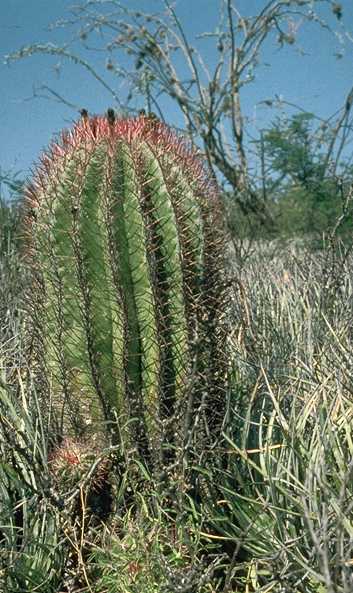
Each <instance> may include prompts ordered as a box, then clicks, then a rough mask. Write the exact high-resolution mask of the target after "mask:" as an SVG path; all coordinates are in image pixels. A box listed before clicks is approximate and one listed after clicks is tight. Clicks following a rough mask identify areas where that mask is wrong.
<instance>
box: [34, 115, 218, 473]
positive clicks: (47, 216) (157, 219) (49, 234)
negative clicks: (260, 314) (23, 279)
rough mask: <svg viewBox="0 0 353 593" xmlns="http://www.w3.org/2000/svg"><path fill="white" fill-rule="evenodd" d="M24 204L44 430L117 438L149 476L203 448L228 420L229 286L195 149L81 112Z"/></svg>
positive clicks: (152, 125)
mask: <svg viewBox="0 0 353 593" xmlns="http://www.w3.org/2000/svg"><path fill="white" fill-rule="evenodd" d="M27 204H28V217H27V228H28V253H29V257H30V261H31V264H32V271H33V281H32V286H31V290H30V292H29V295H28V300H29V304H30V312H31V323H30V330H31V350H32V352H31V359H32V367H33V368H35V370H36V376H37V383H38V388H39V390H40V392H41V394H42V401H43V404H45V406H46V409H47V413H48V420H49V422H50V426H51V429H52V431H53V433H54V434H55V435H58V436H59V437H61V438H76V437H79V438H81V437H82V438H84V439H86V438H92V442H93V441H94V442H95V443H102V445H103V446H106V445H107V444H108V445H109V444H113V445H119V443H124V446H125V447H126V448H128V449H129V450H131V451H135V453H136V454H137V457H138V458H139V459H141V460H143V462H144V463H145V464H146V466H147V467H148V468H149V469H150V470H151V471H152V473H154V472H156V471H157V470H160V469H162V468H165V467H166V465H171V464H175V463H178V460H182V461H183V462H185V459H187V457H188V455H189V454H192V456H193V455H194V454H195V453H196V454H197V455H201V454H203V453H204V452H205V451H206V450H207V449H208V448H209V447H211V446H212V445H214V443H215V442H216V441H217V439H218V438H219V436H220V433H221V429H222V424H223V422H224V418H225V410H226V397H227V388H226V374H227V352H226V344H225V342H226V308H227V288H226V286H227V280H226V274H225V271H224V256H225V253H224V251H225V242H224V232H223V215H222V207H221V203H220V199H219V196H218V193H217V189H216V187H215V185H214V183H213V181H212V180H211V179H210V177H209V175H208V172H207V171H206V169H205V167H204V166H203V164H202V162H201V161H200V159H199V156H198V155H197V154H196V152H195V150H194V149H193V148H192V147H190V146H189V145H188V144H187V143H186V142H185V140H183V139H181V138H179V137H178V136H177V135H176V134H175V133H174V132H173V131H171V130H170V129H169V128H168V127H167V126H166V125H164V124H162V123H160V122H159V121H158V120H157V121H156V120H152V119H150V118H148V117H145V116H144V115H140V116H139V117H137V118H130V119H116V120H115V119H114V118H112V117H91V118H90V117H88V116H87V115H85V117H82V119H81V120H80V121H79V122H78V123H76V124H75V125H74V127H73V129H72V130H71V131H69V132H64V133H63V134H62V137H61V139H60V141H59V142H57V143H55V144H53V145H52V146H51V148H50V150H49V151H48V152H47V153H45V154H44V155H43V156H42V158H41V163H40V165H39V167H38V169H37V172H36V174H35V177H34V180H33V182H32V184H31V185H30V187H29V188H28V189H27ZM48 393H50V394H52V395H51V399H50V401H48V399H49V398H48ZM117 418H118V421H117V420H116V419H117Z"/></svg>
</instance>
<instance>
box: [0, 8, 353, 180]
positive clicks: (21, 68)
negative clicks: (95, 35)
mask: <svg viewBox="0 0 353 593" xmlns="http://www.w3.org/2000/svg"><path fill="white" fill-rule="evenodd" d="M78 2H79V0H76V2H73V0H1V9H0V15H1V19H0V56H1V62H0V86H1V103H0V137H1V139H2V141H1V143H0V167H1V169H2V170H12V171H21V172H23V174H24V175H26V174H27V173H28V172H29V170H30V168H31V167H32V166H33V164H34V162H35V160H36V159H37V157H38V155H39V153H40V151H41V150H42V149H43V148H45V147H46V146H47V145H48V143H49V141H50V139H51V138H52V137H53V134H55V133H57V132H59V131H60V130H61V129H62V128H64V127H67V126H69V125H70V122H72V121H73V120H74V119H75V118H76V117H77V111H76V108H70V107H68V106H66V105H63V104H61V103H59V102H55V101H48V100H45V99H35V100H33V99H32V100H30V99H29V98H30V97H31V95H32V88H33V85H40V84H42V83H46V84H48V85H50V86H51V87H52V88H53V89H55V90H56V91H57V92H59V93H60V94H61V95H63V96H64V97H65V98H66V99H68V100H69V101H70V102H71V103H72V104H74V105H78V106H82V107H83V106H84V107H87V108H88V109H89V110H90V111H91V112H96V113H99V112H103V111H105V110H106V108H107V107H108V106H111V105H112V106H114V103H113V101H112V98H111V97H110V96H109V94H108V93H107V92H106V91H105V90H104V89H102V87H100V86H98V85H97V83H96V82H95V81H94V80H93V79H92V78H90V76H89V75H88V74H87V73H86V72H84V71H83V70H81V69H80V68H79V67H77V66H74V65H72V64H66V65H65V64H63V68H62V70H61V74H60V77H58V74H57V71H56V69H55V66H56V65H57V64H58V58H57V57H47V56H39V55H36V56H34V57H31V58H26V59H23V60H21V61H19V62H16V63H12V64H11V65H10V66H7V65H5V64H4V56H5V55H6V54H8V53H10V52H12V51H15V50H17V49H19V48H21V47H22V46H25V45H29V44H31V43H34V42H43V43H45V42H52V43H65V42H66V41H67V40H68V32H67V30H64V29H57V30H55V31H52V32H50V31H49V30H48V25H49V24H50V23H52V22H54V21H56V20H57V19H60V18H64V17H68V16H69V14H70V13H69V9H70V7H71V6H72V5H73V4H77V3H78ZM264 4H265V2H264V1H263V0H238V1H237V6H238V7H239V9H240V10H241V11H244V12H245V14H246V12H248V13H252V14H255V13H256V12H257V11H258V10H259V9H261V8H262V7H263V6H264ZM341 4H342V7H343V12H344V19H343V21H344V25H345V27H346V28H347V29H348V30H350V31H351V32H352V31H353V6H352V0H341ZM128 5H129V6H130V7H131V8H136V9H142V10H151V11H157V10H158V9H159V8H160V6H161V4H160V1H159V0H128ZM176 6H177V12H178V15H179V17H180V20H181V21H182V22H183V24H184V26H185V29H186V32H187V33H188V35H189V36H192V35H194V34H197V33H200V32H203V31H205V30H210V29H212V28H213V26H214V25H215V23H216V19H217V6H218V0H178V1H177V3H176ZM320 14H321V15H322V16H323V17H324V18H326V19H328V21H329V23H330V24H331V25H332V26H334V27H335V28H336V29H337V28H338V29H339V27H340V24H339V23H338V21H337V20H336V19H334V18H333V17H332V15H331V14H330V12H329V11H328V10H327V8H326V7H325V5H322V9H320ZM352 39H353V37H352ZM299 41H300V44H301V46H302V48H303V49H304V51H305V55H304V56H301V55H300V54H299V52H298V51H297V49H295V48H293V47H287V48H285V49H284V50H282V51H278V49H276V48H274V46H273V44H270V43H268V44H267V45H266V47H265V52H264V57H263V59H264V62H266V63H267V64H269V65H263V66H262V67H261V68H260V69H259V70H258V74H257V79H256V82H255V83H254V84H251V85H249V86H248V87H247V89H246V91H245V92H244V103H243V104H244V107H245V110H246V113H247V114H248V115H249V116H250V117H252V118H255V123H256V125H257V126H258V127H262V126H264V125H266V124H267V123H268V122H269V121H270V119H271V118H273V117H274V114H273V113H270V112H269V110H268V109H266V108H265V107H264V106H263V105H261V103H260V102H261V101H262V100H263V99H268V98H271V97H273V96H274V95H275V94H277V95H281V96H282V97H283V98H284V99H285V100H287V101H290V102H293V103H296V104H299V105H301V106H302V107H303V108H304V109H307V110H308V111H313V112H314V113H316V114H318V115H320V116H321V117H324V118H325V117H328V116H330V115H331V114H332V113H334V112H335V111H336V110H337V109H338V108H339V107H340V106H342V104H343V102H344V99H345V96H346V95H347V93H348V91H349V90H350V88H351V87H352V86H353V42H350V41H349V40H348V41H347V44H346V53H345V55H344V56H343V58H342V59H339V60H338V59H336V58H335V57H334V54H335V53H336V52H338V51H340V49H341V47H340V44H339V42H338V40H337V38H334V37H333V36H330V35H329V34H327V32H325V31H323V30H321V29H320V28H318V27H315V26H309V25H304V26H302V27H301V29H300V35H299ZM204 51H205V57H206V60H207V61H208V62H210V63H212V59H214V54H212V53H211V52H210V49H209V47H208V46H207V45H205V48H204ZM90 59H91V61H92V64H93V65H94V66H95V67H96V68H97V69H98V70H99V72H100V73H101V74H102V75H103V76H104V77H105V78H106V80H107V81H108V82H109V83H111V84H114V79H113V78H112V76H111V75H110V73H109V72H108V71H107V70H106V69H105V67H104V64H105V59H106V55H103V54H97V55H94V54H91V56H90ZM117 90H118V89H117ZM142 106H143V100H142V98H140V97H136V107H137V108H138V107H142ZM166 115H167V119H168V122H169V123H170V124H172V125H173V124H174V125H180V119H179V117H178V115H177V113H176V112H175V110H174V109H173V106H172V105H171V104H169V105H168V106H167V110H166Z"/></svg>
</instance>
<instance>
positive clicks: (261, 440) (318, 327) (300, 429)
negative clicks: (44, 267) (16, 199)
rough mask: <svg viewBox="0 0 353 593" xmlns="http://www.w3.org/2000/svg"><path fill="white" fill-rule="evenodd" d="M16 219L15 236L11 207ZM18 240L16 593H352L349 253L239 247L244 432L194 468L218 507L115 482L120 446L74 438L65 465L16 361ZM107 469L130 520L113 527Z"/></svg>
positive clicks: (6, 458)
mask: <svg viewBox="0 0 353 593" xmlns="http://www.w3.org/2000/svg"><path fill="white" fill-rule="evenodd" d="M5 213H6V214H5ZM11 216H13V218H12V220H13V221H14V225H15V226H14V227H12V229H13V228H16V224H15V222H16V220H17V217H16V215H15V210H13V209H12V207H9V206H8V205H4V207H3V219H2V220H3V221H7V222H8V221H9V220H10V218H9V217H11ZM7 228H9V226H7ZM16 236H18V231H15V232H13V230H12V232H11V235H10V236H9V240H8V243H7V245H8V249H7V250H6V251H4V252H3V253H2V259H1V261H2V262H5V261H6V258H8V257H9V255H11V257H12V258H13V260H12V264H10V265H9V266H8V268H7V272H4V268H2V270H3V272H2V273H3V274H5V273H6V279H5V277H4V276H3V278H4V282H3V284H2V286H5V287H6V289H3V291H2V293H1V306H2V309H1V310H2V311H7V315H6V316H5V317H3V318H2V328H3V333H2V336H3V338H2V341H1V356H0V359H1V367H2V383H1V398H0V401H1V423H0V427H1V428H0V435H1V436H0V449H1V465H0V470H1V471H0V488H1V497H2V501H4V504H3V505H2V507H1V511H0V512H1V522H0V524H1V531H0V538H1V547H0V549H1V554H0V560H1V563H2V564H1V571H2V572H1V574H2V577H3V579H2V581H1V582H3V583H4V584H3V587H4V589H3V591H4V593H5V591H6V592H7V591H13V592H15V591H18V592H19V591H21V592H22V593H23V592H25V591H28V592H31V593H32V592H34V591H43V593H44V592H47V591H48V592H49V591H51V592H53V593H58V592H59V591H73V592H74V591H77V592H78V591H87V592H91V591H96V592H97V593H101V592H102V591H112V592H116V591H119V592H120V591H121V592H126V593H127V592H130V591H133V592H136V593H137V592H141V593H142V591H151V592H155V593H159V592H161V591H165V592H167V591H171V592H173V591H175V592H176V591H186V592H187V591H190V592H191V591H192V592H194V591H198V592H200V593H206V592H211V591H217V592H218V591H219V592H228V593H230V592H232V593H245V592H247V593H250V592H251V591H254V592H264V591H275V592H278V593H280V592H281V593H282V592H288V593H289V592H292V591H297V592H298V593H299V592H303V593H304V592H305V593H306V592H307V591H312V592H315V593H331V592H336V591H337V592H341V591H342V592H344V593H348V592H349V591H351V590H352V585H353V582H352V578H353V575H352V568H351V561H352V560H351V559H352V552H353V550H352V535H353V534H352V527H351V520H352V494H353V493H352V487H351V486H352V461H351V459H352V442H353V439H352V430H351V427H352V413H353V404H352V393H351V379H350V378H351V375H352V369H351V361H350V354H349V353H350V351H351V348H352V335H351V330H350V328H351V325H352V313H351V311H352V303H353V288H352V286H353V283H352V273H351V270H352V263H353V262H352V255H351V252H350V250H349V247H347V246H345V245H344V244H342V243H341V242H340V241H339V240H337V239H335V237H333V236H331V241H330V243H329V244H327V245H326V246H325V248H324V249H321V250H319V251H315V252H312V251H311V250H310V249H308V248H306V247H305V246H303V245H302V244H301V243H300V241H297V242H288V241H287V242H286V243H280V242H278V241H271V242H268V243H260V244H257V245H255V246H254V245H253V244H252V243H251V242H247V243H245V242H240V241H238V242H234V244H233V246H232V248H235V251H234V253H232V255H231V256H230V258H231V261H232V268H233V272H234V284H233V290H234V293H233V309H232V311H233V313H232V315H233V325H232V334H231V343H232V349H233V364H232V377H233V378H232V390H231V394H230V395H231V399H230V411H229V414H230V417H231V422H230V426H229V429H227V430H226V431H225V439H226V441H225V443H224V444H223V446H222V453H220V452H219V451H213V452H212V455H211V456H210V457H211V458H207V456H205V457H204V458H203V459H202V463H199V464H198V466H197V467H194V471H196V473H197V475H198V476H199V478H198V481H199V488H200V491H202V498H201V499H200V498H199V497H196V498H195V496H194V495H193V492H191V491H188V490H185V491H184V494H183V497H182V500H183V505H182V507H181V508H177V507H176V506H175V504H173V503H174V500H173V498H172V499H171V498H170V497H168V496H167V497H166V495H165V492H164V493H163V492H162V491H161V488H160V483H158V482H156V480H155V479H154V478H153V477H151V475H149V474H148V473H146V469H145V468H144V466H143V464H142V465H141V464H140V463H139V462H136V461H134V460H131V463H130V465H129V467H128V468H127V469H126V471H125V472H124V474H123V475H117V474H116V469H115V470H114V471H112V469H111V468H112V467H114V464H113V460H114V455H115V450H114V447H107V448H105V449H103V450H102V449H101V450H100V451H99V452H97V451H95V450H93V451H92V446H90V443H88V444H87V443H82V442H75V441H74V440H71V441H66V442H63V443H62V444H61V445H60V446H59V449H58V450H56V451H55V452H54V455H53V454H50V451H49V449H50V440H51V439H50V437H51V435H50V434H48V431H47V427H46V424H45V421H44V417H43V414H42V411H41V409H40V405H39V401H38V397H37V393H36V389H35V386H34V385H33V381H32V380H31V379H30V378H28V376H27V378H26V379H24V368H25V366H26V361H25V360H23V358H22V359H20V358H19V357H17V358H16V357H14V356H13V354H14V352H15V351H16V352H17V353H18V352H22V351H23V344H22V339H23V338H22V337H21V336H23V332H22V331H21V323H22V320H21V316H22V314H21V308H18V302H16V301H14V300H13V294H14V293H15V286H14V283H17V281H18V278H17V277H16V276H14V275H13V270H16V266H19V263H18V262H19V258H20V256H19V255H18V254H17V252H16V250H15V248H14V244H13V239H12V238H14V237H16ZM11 237H12V238H11ZM9 334H11V347H10V346H9V339H8V336H9ZM225 458H226V461H225ZM107 468H108V469H109V479H110V481H111V496H112V499H113V500H114V508H115V512H112V513H110V514H108V515H104V513H103V514H102V509H101V508H100V506H99V504H97V497H98V496H99V484H100V483H101V480H106V476H107ZM113 476H115V481H114V478H113ZM171 481H173V476H171ZM97 485H98V489H97ZM175 487H176V488H177V490H176V492H178V491H179V492H180V488H181V484H180V482H177V481H176V482H175ZM178 489H179V490H178ZM38 509H40V513H38ZM33 534H35V537H33ZM0 589H1V587H0Z"/></svg>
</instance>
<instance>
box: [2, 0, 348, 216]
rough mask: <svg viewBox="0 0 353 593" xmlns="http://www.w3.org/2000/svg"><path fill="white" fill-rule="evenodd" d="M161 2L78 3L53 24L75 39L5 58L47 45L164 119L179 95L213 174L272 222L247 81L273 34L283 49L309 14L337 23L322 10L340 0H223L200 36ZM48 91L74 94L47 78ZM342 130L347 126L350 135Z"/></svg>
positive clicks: (343, 115)
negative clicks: (256, 158)
mask: <svg viewBox="0 0 353 593" xmlns="http://www.w3.org/2000/svg"><path fill="white" fill-rule="evenodd" d="M161 2H162V5H163V8H164V10H163V12H162V13H160V14H147V13H144V12H142V11H138V10H133V9H131V8H129V7H128V6H130V3H129V2H125V4H124V3H122V2H120V1H119V0H86V1H85V2H83V3H82V4H80V5H79V6H77V7H75V8H74V9H73V11H72V18H70V19H66V20H61V21H59V22H57V23H55V24H54V25H53V28H55V27H63V26H67V27H73V28H74V30H75V34H74V36H73V38H72V42H71V44H68V45H66V46H65V47H62V46H56V45H52V44H35V45H31V46H29V47H24V48H22V49H21V50H20V51H18V52H15V53H13V54H11V55H10V56H8V58H7V59H8V61H11V60H15V59H19V58H22V57H25V56H29V55H33V54H35V53H46V54H52V55H55V56H58V57H59V58H60V59H67V60H70V61H73V62H74V63H75V64H77V65H79V66H81V67H83V68H85V69H87V70H88V71H89V72H90V74H91V75H92V76H94V77H95V79H96V80H97V81H98V82H99V83H100V84H101V85H103V86H104V87H105V89H106V90H108V91H109V92H110V93H111V95H112V98H113V99H114V101H115V102H116V103H117V104H118V106H119V107H120V108H122V107H123V106H124V107H125V108H126V109H127V110H129V108H130V109H131V103H132V101H133V99H134V98H135V97H136V95H138V96H143V97H144V101H145V107H146V109H147V110H148V111H150V112H151V111H155V112H157V113H158V115H159V117H160V118H162V119H163V104H164V102H165V98H169V99H172V100H173V102H174V104H175V105H176V106H177V107H178V108H179V110H180V112H181V113H182V115H183V118H184V128H185V130H186V131H187V133H188V134H189V136H190V137H191V138H192V139H193V140H196V141H199V142H200V141H201V144H202V147H203V151H204V153H205V156H206V158H207V161H208V164H209V166H210V168H211V170H212V171H213V173H214V175H215V177H218V179H221V181H222V183H223V187H224V188H225V189H226V190H228V191H230V192H231V193H232V195H233V196H234V199H235V200H236V202H237V203H238V205H239V206H240V208H241V210H242V211H243V213H244V214H247V213H256V214H257V215H258V217H259V219H260V221H262V222H263V223H266V222H267V221H268V220H269V212H268V210H267V208H266V200H264V199H263V197H264V195H265V194H266V191H264V190H263V188H262V191H261V188H260V190H259V188H258V184H257V183H256V181H255V180H254V176H253V175H252V174H251V173H250V158H251V157H250V148H249V147H250V145H249V142H247V139H246V124H247V121H246V116H245V115H244V109H243V89H244V87H245V86H246V85H248V84H249V83H251V82H253V81H254V79H255V71H256V68H257V66H258V65H259V63H260V62H261V56H262V50H263V45H264V42H265V41H266V40H267V39H269V38H271V39H273V41H274V42H275V43H277V45H278V47H279V48H281V47H283V46H284V45H294V44H296V43H297V32H298V29H299V28H300V26H301V25H302V24H303V23H304V22H308V21H310V22H312V23H314V24H317V26H320V27H323V28H325V29H327V30H328V31H330V27H329V25H328V24H327V22H325V21H324V20H323V18H322V16H320V14H322V11H321V13H320V10H321V8H322V7H323V6H324V7H325V6H326V7H329V8H330V9H331V11H332V13H333V14H334V15H335V17H336V18H337V19H338V20H341V18H342V6H341V5H340V4H339V3H338V2H334V1H333V0H268V1H267V2H264V3H263V8H262V9H261V10H260V11H259V12H258V13H257V14H256V15H254V16H248V15H247V16H244V15H242V14H241V13H240V11H239V10H238V7H237V5H238V2H237V1H236V0H219V21H218V23H217V24H216V26H215V28H214V30H213V31H210V32H204V33H202V34H201V35H199V36H198V37H197V38H196V40H195V43H192V42H191V41H190V40H189V39H188V38H187V36H186V33H185V27H184V26H183V24H182V22H181V21H180V19H179V17H178V14H177V11H176V9H175V7H174V4H173V3H172V2H171V0H161ZM127 5H128V6H127ZM331 32H332V31H331ZM202 40H207V42H208V43H211V44H213V49H214V52H215V54H214V55H215V56H216V59H215V64H214V65H213V66H210V65H209V64H207V60H206V58H205V55H203V53H202V51H201V49H200V43H201V42H202ZM77 41H79V42H80V44H82V47H83V49H84V50H99V51H104V52H106V56H107V60H106V68H107V70H109V71H110V72H111V73H114V74H115V75H116V77H117V79H118V81H120V82H123V84H124V87H125V88H127V89H128V90H127V93H126V98H125V99H124V101H121V99H120V95H119V93H118V92H117V90H116V88H113V87H111V86H110V85H109V84H108V83H107V82H106V80H105V78H104V75H103V74H100V73H98V72H97V71H95V70H94V68H93V67H92V66H91V65H90V62H89V61H87V60H85V59H84V58H83V57H82V56H81V54H80V53H75V51H74V50H73V47H74V46H75V45H74V44H77ZM98 45H99V46H98ZM122 54H124V58H123V60H121V56H122ZM121 64H128V65H127V66H123V65H121ZM41 91H44V92H45V93H46V94H47V95H49V96H51V97H52V98H55V99H56V100H58V99H59V100H64V101H66V102H67V100H66V99H65V98H63V97H61V96H60V95H59V93H58V92H56V91H54V90H53V89H51V88H48V87H47V86H43V87H42V88H41ZM37 92H38V91H37ZM348 99H349V102H348ZM268 103H270V102H268ZM68 104H70V105H72V103H68ZM272 104H273V103H272ZM347 105H348V107H347ZM350 108H351V94H350V95H349V97H348V98H347V101H346V102H345V107H343V109H342V112H340V113H339V114H337V117H336V118H334V119H331V120H329V122H328V125H329V126H330V129H331V130H332V142H331V144H330V147H329V150H328V151H327V163H326V165H327V167H328V166H329V164H330V162H331V160H332V159H333V160H334V159H335V158H336V157H337V158H338V156H339V154H340V152H342V149H343V148H342V147H343V144H344V143H345V142H346V141H347V129H348V128H349V126H348V123H350V120H349V116H350ZM349 129H350V128H349ZM342 130H345V131H344V133H343V135H342V134H341V132H342ZM335 149H337V150H336V152H335ZM260 168H261V164H260ZM260 185H261V183H260Z"/></svg>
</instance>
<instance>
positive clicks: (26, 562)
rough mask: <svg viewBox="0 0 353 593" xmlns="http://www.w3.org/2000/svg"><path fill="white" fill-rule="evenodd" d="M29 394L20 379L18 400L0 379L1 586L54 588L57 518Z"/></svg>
mask: <svg viewBox="0 0 353 593" xmlns="http://www.w3.org/2000/svg"><path fill="white" fill-rule="evenodd" d="M33 395H34V394H33ZM28 396H29V391H27V390H26V389H25V387H24V385H22V384H21V394H20V398H19V399H18V401H16V398H14V397H13V395H11V392H10V390H9V389H8V388H7V387H6V385H5V384H4V383H2V382H1V383H0V455H1V461H0V497H1V507H0V525H1V528H0V574H1V575H2V579H1V582H2V584H3V586H4V589H2V588H1V585H0V590H1V591H4V592H6V593H20V592H21V593H32V592H33V591H36V590H40V591H42V592H43V593H55V591H57V586H58V584H59V582H60V579H61V576H62V569H63V555H62V550H61V549H60V548H61V546H60V547H59V545H60V542H59V525H60V520H59V514H58V510H57V508H56V506H55V505H54V504H53V500H52V499H51V497H50V496H49V492H50V491H49V484H50V479H49V469H48V464H47V455H46V443H47V440H46V437H45V434H44V432H43V426H41V424H40V418H41V415H40V411H39V409H38V406H37V402H36V400H35V398H34V399H31V400H30V398H29V397H28Z"/></svg>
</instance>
